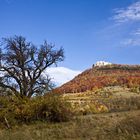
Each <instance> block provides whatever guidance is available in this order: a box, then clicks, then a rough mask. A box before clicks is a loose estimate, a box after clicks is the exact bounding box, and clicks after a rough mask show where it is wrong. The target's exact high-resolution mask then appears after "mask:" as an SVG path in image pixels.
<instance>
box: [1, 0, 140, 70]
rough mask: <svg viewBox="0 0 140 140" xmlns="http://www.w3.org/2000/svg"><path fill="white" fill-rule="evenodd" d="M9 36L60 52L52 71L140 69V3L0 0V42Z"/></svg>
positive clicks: (128, 0)
mask: <svg viewBox="0 0 140 140" xmlns="http://www.w3.org/2000/svg"><path fill="white" fill-rule="evenodd" d="M13 35H22V36H25V37H26V38H27V40H29V41H32V42H33V43H35V44H40V43H42V42H43V41H44V40H45V39H46V40H47V41H48V42H51V43H55V45H56V47H58V48H59V47H60V46H63V48H64V50H65V57H66V58H65V61H64V62H62V63H61V64H59V65H58V66H61V67H66V68H70V69H74V70H79V71H83V70H85V69H87V68H89V67H91V66H92V64H93V63H95V62H96V61H99V60H105V61H109V62H112V63H121V64H140V1H137V0H0V38H2V37H9V36H13Z"/></svg>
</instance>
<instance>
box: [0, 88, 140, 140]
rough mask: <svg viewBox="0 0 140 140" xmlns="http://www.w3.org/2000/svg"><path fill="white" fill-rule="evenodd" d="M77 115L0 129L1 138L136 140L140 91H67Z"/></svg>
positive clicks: (139, 135)
mask: <svg viewBox="0 0 140 140" xmlns="http://www.w3.org/2000/svg"><path fill="white" fill-rule="evenodd" d="M63 98H64V99H65V100H66V101H67V102H71V103H72V104H73V109H74V110H75V111H76V112H77V115H76V116H75V117H74V118H73V119H72V120H70V121H68V122H60V123H48V122H45V121H44V122H43V121H36V122H32V123H30V124H28V125H27V124H23V125H17V126H14V127H12V129H0V140H28V139H29V140H112V139H113V140H139V139H140V119H139V118H140V94H139V93H135V92H132V91H131V90H130V89H127V88H121V87H113V88H112V87H107V88H104V89H102V90H98V91H96V92H90V91H89V92H85V93H77V94H66V95H63Z"/></svg>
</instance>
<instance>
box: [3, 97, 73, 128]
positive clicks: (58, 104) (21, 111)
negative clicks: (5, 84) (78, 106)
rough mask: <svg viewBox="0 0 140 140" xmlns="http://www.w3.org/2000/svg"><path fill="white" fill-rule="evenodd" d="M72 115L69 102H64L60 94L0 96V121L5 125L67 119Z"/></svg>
mask: <svg viewBox="0 0 140 140" xmlns="http://www.w3.org/2000/svg"><path fill="white" fill-rule="evenodd" d="M72 116H73V112H72V111H71V105H70V103H67V102H65V101H64V100H63V99H62V98H61V97H60V96H56V95H47V96H46V97H34V98H32V99H28V98H24V99H18V98H16V97H10V98H8V97H0V122H1V123H2V124H4V125H7V126H8V125H10V126H12V125H15V124H18V123H30V122H32V121H38V120H39V121H50V122H62V121H69V120H70V119H71V118H72Z"/></svg>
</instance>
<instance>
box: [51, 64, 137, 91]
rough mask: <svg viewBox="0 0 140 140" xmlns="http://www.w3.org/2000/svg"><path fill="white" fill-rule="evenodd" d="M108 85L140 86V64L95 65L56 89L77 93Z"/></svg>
mask: <svg viewBox="0 0 140 140" xmlns="http://www.w3.org/2000/svg"><path fill="white" fill-rule="evenodd" d="M106 86H127V87H128V88H132V87H140V66H139V65H118V64H112V65H107V66H102V67H98V66H96V67H93V68H91V69H88V70H86V71H84V72H83V73H81V74H79V75H78V76H77V77H75V78H74V79H73V80H71V81H70V82H68V83H66V84H64V85H62V86H61V87H59V88H57V89H55V90H54V91H55V92H56V93H77V92H85V91H87V90H94V89H98V88H103V87H106Z"/></svg>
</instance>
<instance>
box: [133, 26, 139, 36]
mask: <svg viewBox="0 0 140 140" xmlns="http://www.w3.org/2000/svg"><path fill="white" fill-rule="evenodd" d="M132 35H136V36H139V35H140V28H138V29H137V30H136V31H133V33H132Z"/></svg>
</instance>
